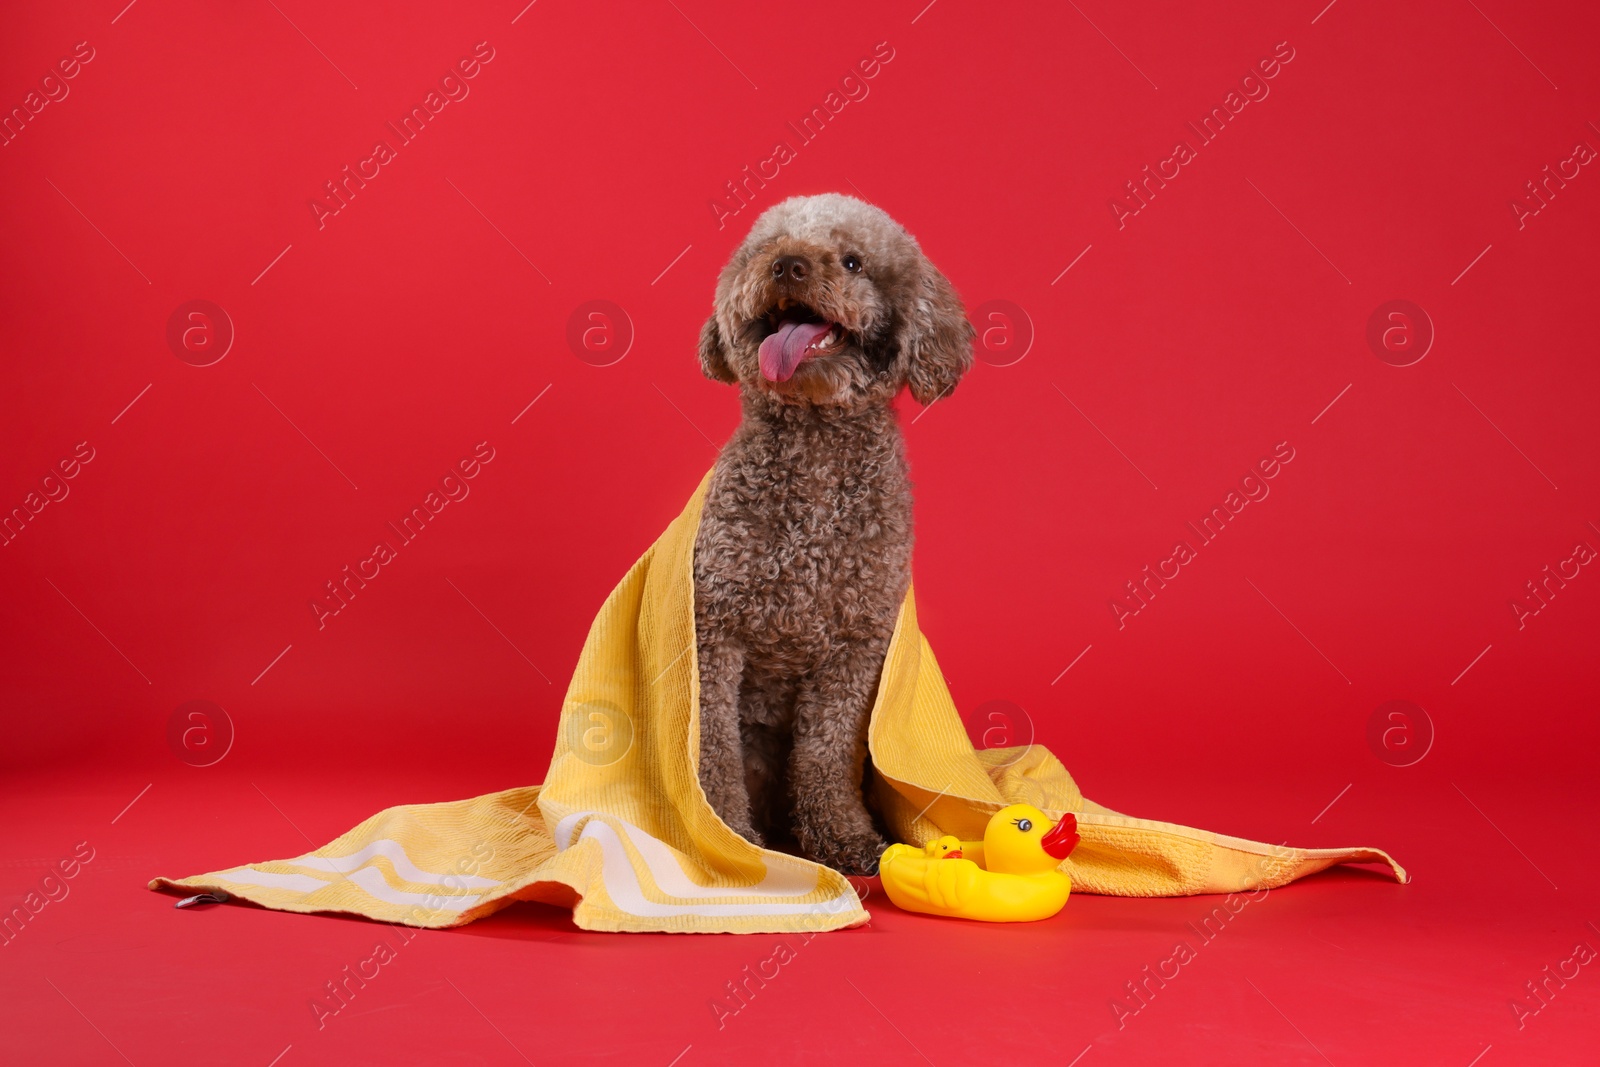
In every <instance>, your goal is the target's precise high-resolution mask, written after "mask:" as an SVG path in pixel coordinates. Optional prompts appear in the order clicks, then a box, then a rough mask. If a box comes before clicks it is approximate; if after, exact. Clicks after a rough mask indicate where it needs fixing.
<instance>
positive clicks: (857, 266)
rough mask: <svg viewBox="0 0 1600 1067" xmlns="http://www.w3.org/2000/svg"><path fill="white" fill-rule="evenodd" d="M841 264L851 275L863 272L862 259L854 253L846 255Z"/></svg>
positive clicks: (840, 261)
mask: <svg viewBox="0 0 1600 1067" xmlns="http://www.w3.org/2000/svg"><path fill="white" fill-rule="evenodd" d="M839 264H840V265H841V266H842V267H844V269H845V270H847V271H849V272H850V273H851V274H855V273H857V272H858V271H860V270H861V257H860V256H857V255H854V254H853V253H851V254H846V255H845V256H844V257H843V258H841V259H840V260H839Z"/></svg>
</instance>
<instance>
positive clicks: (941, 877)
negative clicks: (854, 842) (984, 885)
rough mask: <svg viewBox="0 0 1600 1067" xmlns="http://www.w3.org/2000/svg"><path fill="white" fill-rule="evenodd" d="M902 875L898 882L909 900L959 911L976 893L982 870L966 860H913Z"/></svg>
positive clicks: (932, 906) (937, 907)
mask: <svg viewBox="0 0 1600 1067" xmlns="http://www.w3.org/2000/svg"><path fill="white" fill-rule="evenodd" d="M918 867H920V868H921V869H920V870H919V869H918ZM901 875H902V876H901V877H900V878H898V879H897V882H898V883H899V888H900V890H901V891H902V892H903V893H904V894H905V895H906V896H907V897H908V898H909V899H911V900H913V901H916V902H917V903H919V904H922V905H924V906H926V907H929V908H935V909H941V910H946V911H959V910H960V909H961V908H962V907H964V906H965V905H967V904H968V903H970V902H971V901H972V899H973V898H974V897H975V896H976V895H977V893H978V883H979V881H980V880H981V879H982V878H983V870H982V868H980V867H979V866H978V865H977V864H976V863H973V862H972V861H971V860H966V859H959V860H923V861H921V862H920V863H918V862H917V861H916V860H914V859H913V860H912V862H910V863H907V864H905V866H904V868H903V869H902V871H901Z"/></svg>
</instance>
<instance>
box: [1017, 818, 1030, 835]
mask: <svg viewBox="0 0 1600 1067" xmlns="http://www.w3.org/2000/svg"><path fill="white" fill-rule="evenodd" d="M1017 829H1018V830H1021V831H1022V832H1023V833H1028V832H1029V831H1030V830H1032V829H1033V820H1032V819H1018V820H1017Z"/></svg>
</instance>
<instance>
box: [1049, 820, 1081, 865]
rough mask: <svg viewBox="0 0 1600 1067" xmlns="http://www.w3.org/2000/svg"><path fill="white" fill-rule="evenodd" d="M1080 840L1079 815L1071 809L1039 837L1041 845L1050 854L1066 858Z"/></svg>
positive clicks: (1061, 858) (1059, 858)
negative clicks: (1047, 831)
mask: <svg viewBox="0 0 1600 1067" xmlns="http://www.w3.org/2000/svg"><path fill="white" fill-rule="evenodd" d="M1078 840H1079V839H1078V817H1077V816H1076V815H1074V814H1072V812H1070V811H1069V812H1067V813H1066V814H1065V815H1063V816H1061V821H1060V822H1058V823H1056V824H1055V825H1054V826H1052V827H1050V832H1049V833H1047V834H1045V835H1044V836H1043V837H1041V838H1040V839H1039V847H1040V848H1042V849H1044V850H1045V852H1046V853H1047V854H1049V855H1050V856H1053V857H1054V858H1056V859H1058V860H1064V859H1066V858H1067V857H1068V856H1070V855H1071V854H1072V850H1073V849H1075V848H1077V847H1078Z"/></svg>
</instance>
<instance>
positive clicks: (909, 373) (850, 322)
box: [700, 193, 973, 407]
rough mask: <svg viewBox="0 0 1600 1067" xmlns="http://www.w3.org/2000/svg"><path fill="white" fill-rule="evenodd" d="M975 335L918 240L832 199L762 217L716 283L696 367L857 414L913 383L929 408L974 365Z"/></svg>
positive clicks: (882, 218) (859, 207) (798, 200)
mask: <svg viewBox="0 0 1600 1067" xmlns="http://www.w3.org/2000/svg"><path fill="white" fill-rule="evenodd" d="M972 339H973V330H972V326H971V324H970V323H968V322H967V317H966V312H965V311H964V310H963V308H962V306H961V300H960V298H959V297H957V296H956V292H955V289H954V288H952V287H951V285H950V283H949V282H948V281H947V280H946V279H945V276H944V275H943V274H940V273H939V271H938V269H937V268H935V267H934V265H933V264H932V263H930V262H928V257H927V256H925V255H923V254H922V249H921V248H920V247H919V246H918V245H917V242H916V239H915V238H913V237H912V236H911V235H910V234H909V233H907V232H906V231H905V229H904V227H902V226H901V225H900V224H899V223H897V222H895V221H894V220H893V219H891V218H890V217H889V216H888V215H886V214H885V213H884V212H882V211H880V210H879V209H878V208H876V207H873V206H872V205H870V204H866V203H863V202H862V201H860V200H857V199H855V198H854V197H848V196H841V195H839V194H837V193H828V194H825V195H823V196H804V197H794V198H792V199H789V200H785V201H783V202H782V203H781V204H778V205H776V206H775V207H772V208H769V209H768V210H767V211H766V212H765V213H764V214H763V215H762V216H761V217H760V218H759V219H757V220H756V224H755V226H754V227H752V228H751V230H750V235H749V236H748V237H746V238H745V239H744V243H743V244H741V245H740V246H739V249H738V251H736V252H735V253H734V254H733V258H732V259H731V260H729V261H728V265H727V266H726V267H724V268H723V271H722V276H721V278H720V280H719V281H718V283H717V298H716V305H715V307H714V309H713V311H712V314H711V317H710V318H709V319H707V320H706V324H705V327H704V329H702V330H701V331H700V365H701V367H702V368H704V370H705V372H706V377H708V378H713V379H715V380H717V381H722V382H737V383H738V384H740V385H741V386H743V387H744V388H745V389H759V390H762V391H763V392H765V393H767V394H769V395H771V396H772V397H774V398H775V399H778V400H780V401H782V402H786V403H796V404H807V403H809V404H815V405H820V406H831V407H857V406H862V405H866V404H871V403H883V402H887V401H888V400H890V399H892V398H893V397H894V395H895V394H896V393H898V392H899V391H900V387H901V386H902V385H907V386H910V388H911V394H912V395H913V396H914V397H916V398H917V401H918V403H921V404H924V405H927V404H931V403H933V402H934V401H935V400H937V399H939V398H940V397H941V396H944V395H946V394H947V393H949V392H950V390H952V389H954V388H955V384H956V382H957V381H959V380H960V378H961V376H962V375H963V374H964V373H966V371H967V368H968V367H970V366H971V365H972Z"/></svg>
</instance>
